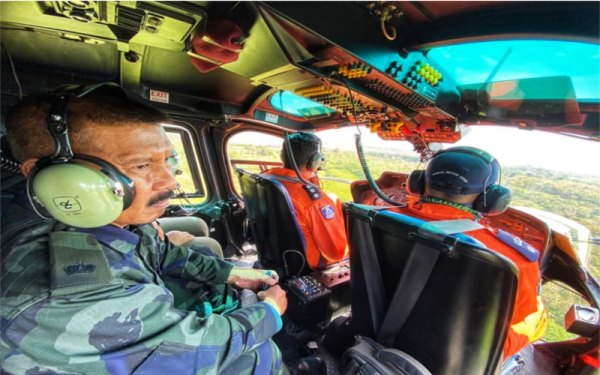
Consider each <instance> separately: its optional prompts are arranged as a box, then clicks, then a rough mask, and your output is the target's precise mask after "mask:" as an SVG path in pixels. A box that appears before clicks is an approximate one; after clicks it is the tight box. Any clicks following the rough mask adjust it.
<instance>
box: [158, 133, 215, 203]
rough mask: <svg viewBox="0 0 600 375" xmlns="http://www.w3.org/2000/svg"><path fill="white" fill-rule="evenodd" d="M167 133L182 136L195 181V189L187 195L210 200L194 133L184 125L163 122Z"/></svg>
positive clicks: (184, 149)
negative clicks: (194, 140)
mask: <svg viewBox="0 0 600 375" xmlns="http://www.w3.org/2000/svg"><path fill="white" fill-rule="evenodd" d="M162 125H163V127H164V128H165V131H166V132H167V133H176V134H179V136H180V137H181V142H182V144H183V151H184V152H185V157H186V160H187V162H188V166H189V169H190V173H191V174H192V181H193V182H194V187H195V189H196V190H195V191H194V192H187V191H186V195H187V196H188V197H189V198H204V199H205V201H208V200H209V196H208V192H207V191H206V190H207V189H206V188H205V181H204V179H203V176H202V173H203V172H204V171H203V169H202V163H201V162H200V161H201V160H200V155H199V153H198V152H197V150H196V145H195V144H194V142H193V134H192V132H191V131H190V130H189V129H187V127H185V126H184V125H181V124H175V123H169V124H162Z"/></svg>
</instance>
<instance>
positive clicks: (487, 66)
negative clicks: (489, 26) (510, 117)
mask: <svg viewBox="0 0 600 375" xmlns="http://www.w3.org/2000/svg"><path fill="white" fill-rule="evenodd" d="M427 57H428V58H430V59H431V60H434V61H435V62H437V63H438V64H439V65H440V66H443V67H444V69H445V70H446V72H447V74H450V75H451V76H452V77H453V78H454V80H455V81H456V83H457V84H458V85H467V84H474V83H483V82H492V81H507V80H515V79H524V78H541V77H553V76H568V77H570V78H571V80H572V81H573V86H574V87H575V94H576V96H577V99H578V100H579V101H590V102H597V101H600V86H599V85H600V46H599V45H598V44H591V43H580V42H568V41H557V40H504V41H490V42H479V43H466V44H458V45H452V46H445V47H437V48H433V49H431V50H429V51H428V53H427Z"/></svg>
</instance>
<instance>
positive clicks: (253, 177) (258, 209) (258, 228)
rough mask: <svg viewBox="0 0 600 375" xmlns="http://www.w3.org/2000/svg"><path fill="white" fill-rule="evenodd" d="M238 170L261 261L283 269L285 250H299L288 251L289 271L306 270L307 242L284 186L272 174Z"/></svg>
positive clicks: (302, 273)
mask: <svg viewBox="0 0 600 375" xmlns="http://www.w3.org/2000/svg"><path fill="white" fill-rule="evenodd" d="M236 172H237V173H238V177H239V181H240V186H241V188H242V195H243V198H244V204H245V207H246V213H247V214H248V218H249V221H250V230H251V232H252V237H253V238H254V241H255V244H256V249H257V251H258V259H259V261H260V263H261V265H262V266H263V267H265V268H274V269H278V270H281V269H282V268H283V253H284V251H286V250H297V251H299V252H300V254H298V253H288V254H287V255H286V259H285V260H286V262H287V265H288V270H289V274H290V275H296V274H299V275H304V274H307V273H308V272H309V271H310V267H309V266H308V263H307V261H306V242H305V240H304V235H303V234H302V230H301V229H300V225H299V224H298V220H297V219H296V213H295V211H294V206H293V205H292V201H291V199H290V196H289V195H288V192H287V190H286V189H285V187H284V186H283V185H282V184H281V183H280V182H279V181H277V180H276V179H273V178H269V176H265V175H258V174H253V173H249V172H247V171H244V170H242V169H236ZM300 256H302V257H303V259H302V258H300Z"/></svg>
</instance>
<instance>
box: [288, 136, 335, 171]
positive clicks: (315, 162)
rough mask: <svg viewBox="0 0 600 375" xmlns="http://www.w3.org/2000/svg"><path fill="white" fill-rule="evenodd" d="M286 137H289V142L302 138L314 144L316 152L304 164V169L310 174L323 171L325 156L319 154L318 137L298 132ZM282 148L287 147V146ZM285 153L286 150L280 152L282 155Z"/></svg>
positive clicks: (319, 142) (319, 144) (319, 143)
mask: <svg viewBox="0 0 600 375" xmlns="http://www.w3.org/2000/svg"><path fill="white" fill-rule="evenodd" d="M288 137H291V138H290V140H292V139H295V138H300V137H303V138H305V139H306V138H310V139H307V140H308V141H310V142H313V143H316V144H317V152H315V153H313V154H312V155H311V156H310V157H309V158H308V161H307V162H306V169H307V170H309V171H311V172H316V171H319V170H322V169H323V167H324V166H325V163H326V159H325V154H323V153H321V140H320V139H319V137H317V136H316V135H314V134H312V133H308V132H298V133H294V134H291V135H289V136H288ZM284 144H285V143H284ZM284 147H287V145H286V146H284ZM285 151H286V150H282V155H283V154H284V152H285Z"/></svg>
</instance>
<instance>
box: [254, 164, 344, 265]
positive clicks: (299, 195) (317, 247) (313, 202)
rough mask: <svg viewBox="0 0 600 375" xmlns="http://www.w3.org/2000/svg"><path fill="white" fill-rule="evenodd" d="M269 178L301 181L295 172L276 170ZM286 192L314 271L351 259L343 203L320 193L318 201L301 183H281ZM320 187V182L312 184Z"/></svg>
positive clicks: (284, 169) (309, 262) (272, 171)
mask: <svg viewBox="0 0 600 375" xmlns="http://www.w3.org/2000/svg"><path fill="white" fill-rule="evenodd" d="M263 174H266V175H274V176H283V177H286V178H293V179H298V175H297V174H296V172H295V171H293V170H291V169H287V168H272V169H270V170H268V171H266V172H265V173H263ZM279 182H281V183H282V184H283V186H284V187H285V188H286V190H287V192H288V194H289V196H290V199H291V200H292V204H293V206H294V211H296V218H297V219H298V224H299V225H300V229H302V234H303V235H304V239H305V241H306V258H307V260H308V264H309V265H310V267H311V268H313V269H323V268H325V267H326V266H328V265H329V264H332V263H337V262H339V261H341V260H343V259H344V258H347V257H348V240H347V239H346V230H345V224H344V216H343V213H342V206H341V202H340V201H339V199H337V198H335V200H334V199H332V197H330V196H328V195H327V194H323V193H322V192H321V191H319V192H318V198H315V196H313V195H312V194H310V192H308V191H307V190H306V188H305V186H304V184H303V183H302V182H301V181H298V182H293V181H286V180H279ZM309 182H311V183H314V184H315V185H316V184H317V181H315V180H313V181H310V180H309Z"/></svg>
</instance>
